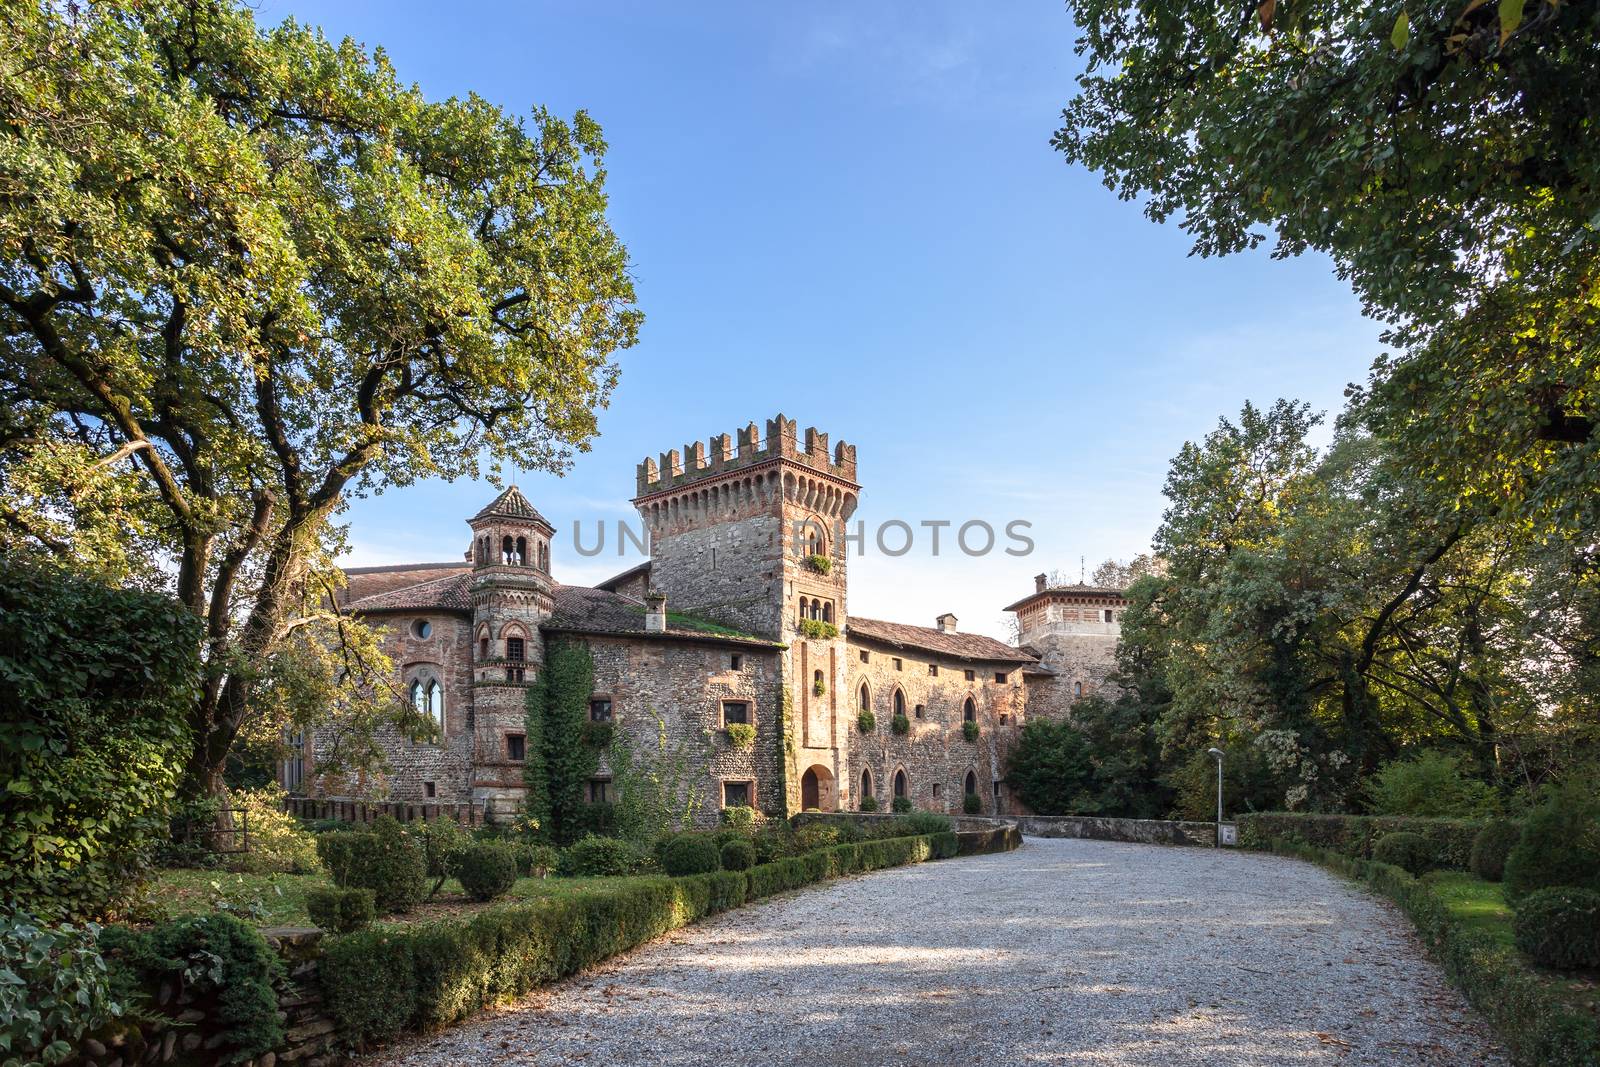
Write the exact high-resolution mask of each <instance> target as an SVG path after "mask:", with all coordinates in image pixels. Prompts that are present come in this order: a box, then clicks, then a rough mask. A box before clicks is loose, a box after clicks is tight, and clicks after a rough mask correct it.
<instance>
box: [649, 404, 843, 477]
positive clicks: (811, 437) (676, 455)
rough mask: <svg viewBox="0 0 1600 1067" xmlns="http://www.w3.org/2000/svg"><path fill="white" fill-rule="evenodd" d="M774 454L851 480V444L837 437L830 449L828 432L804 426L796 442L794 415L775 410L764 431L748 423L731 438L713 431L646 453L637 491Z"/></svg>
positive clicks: (743, 466) (771, 457)
mask: <svg viewBox="0 0 1600 1067" xmlns="http://www.w3.org/2000/svg"><path fill="white" fill-rule="evenodd" d="M776 459H785V460H788V461H790V462H792V463H798V464H801V465H803V466H806V467H810V468H811V469H812V470H814V471H817V472H819V473H821V474H826V475H830V476H831V477H834V478H839V479H841V480H843V481H846V482H849V483H850V484H851V485H852V486H853V485H855V480H856V446H855V445H848V444H845V443H844V442H843V441H840V442H839V443H838V444H837V445H835V446H834V448H833V450H832V452H830V451H829V450H828V435H827V434H825V433H823V432H821V431H820V430H818V429H817V428H816V427H815V426H810V427H807V428H806V433H805V438H804V441H803V442H802V439H801V437H800V434H799V430H798V428H797V424H796V422H795V420H794V419H786V418H784V417H783V415H782V413H779V414H778V415H777V417H775V418H771V419H768V420H767V432H766V435H765V436H762V434H761V431H760V429H759V427H757V426H756V424H755V423H754V422H751V423H750V424H749V425H747V426H745V427H743V428H742V429H740V430H737V431H735V436H733V437H729V436H728V435H727V434H725V433H719V434H715V435H713V436H712V437H711V439H710V440H709V442H704V441H693V442H690V443H689V444H686V445H684V446H683V450H682V451H681V452H680V451H679V450H678V449H676V448H674V449H672V450H670V451H667V452H663V453H661V456H660V459H659V460H658V459H653V458H646V459H645V461H644V462H643V463H640V464H639V466H638V472H637V475H638V476H637V490H638V492H637V495H638V496H646V495H648V494H650V493H657V492H661V491H662V490H665V489H677V488H681V487H683V486H686V485H692V484H694V483H696V482H700V481H705V480H707V479H711V478H715V477H719V476H721V475H723V474H727V473H729V472H732V471H739V470H744V469H746V468H748V467H754V466H756V465H757V464H760V463H766V462H769V461H771V460H776Z"/></svg>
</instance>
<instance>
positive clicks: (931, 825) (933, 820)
mask: <svg viewBox="0 0 1600 1067" xmlns="http://www.w3.org/2000/svg"><path fill="white" fill-rule="evenodd" d="M896 830H897V832H898V833H902V834H910V835H914V836H918V837H922V836H927V835H932V834H947V833H949V832H950V830H951V823H950V819H949V817H948V816H945V815H940V814H938V813H937V812H932V811H917V812H912V813H911V814H910V815H907V816H906V817H905V819H903V820H902V821H901V825H900V826H899V827H897V828H896Z"/></svg>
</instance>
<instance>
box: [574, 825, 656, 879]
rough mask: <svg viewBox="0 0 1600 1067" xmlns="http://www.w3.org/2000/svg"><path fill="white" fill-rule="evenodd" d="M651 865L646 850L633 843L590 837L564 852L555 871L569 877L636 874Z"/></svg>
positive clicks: (582, 839)
mask: <svg viewBox="0 0 1600 1067" xmlns="http://www.w3.org/2000/svg"><path fill="white" fill-rule="evenodd" d="M648 863H649V857H648V856H646V855H645V853H644V850H643V849H641V848H640V847H639V846H638V845H635V844H633V843H632V842H629V841H623V840H621V839H619V838H615V837H595V836H593V835H590V836H588V837H585V838H581V839H580V840H578V841H575V842H573V843H572V844H571V845H569V846H568V847H567V848H566V849H564V850H562V853H561V859H560V860H559V861H558V862H557V865H556V869H557V871H558V872H559V873H561V874H563V875H567V876H572V875H617V874H634V873H636V872H638V871H641V870H643V869H644V868H645V866H646V865H647V864H648Z"/></svg>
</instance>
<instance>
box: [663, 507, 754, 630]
mask: <svg viewBox="0 0 1600 1067" xmlns="http://www.w3.org/2000/svg"><path fill="white" fill-rule="evenodd" d="M758 506H765V507H767V508H768V510H766V511H764V512H760V513H750V512H749V511H745V510H743V509H741V510H740V511H738V512H726V513H715V514H711V515H705V516H699V515H695V516H690V515H687V514H685V515H684V516H683V517H682V518H676V519H672V520H667V521H662V522H660V523H658V524H655V525H653V526H652V529H651V537H650V553H651V562H650V589H651V591H652V592H656V593H664V594H665V595H666V598H667V609H668V610H669V611H680V612H685V613H687V614H691V615H697V616H699V617H701V618H705V619H712V620H714V621H716V622H720V623H722V624H723V625H725V626H731V627H733V628H735V629H738V630H743V631H745V632H746V633H752V634H759V635H761V636H764V637H773V638H776V637H777V636H778V633H779V630H780V626H781V620H780V617H779V615H780V612H781V611H782V610H783V604H782V594H781V593H780V591H779V585H778V581H777V579H776V577H775V575H776V572H777V571H778V570H780V569H781V560H780V554H781V551H782V548H781V545H782V541H783V519H782V516H781V515H780V514H779V512H778V507H777V503H776V501H773V502H771V503H769V504H765V505H763V502H761V501H754V502H750V503H747V504H746V505H745V507H751V508H753V507H758Z"/></svg>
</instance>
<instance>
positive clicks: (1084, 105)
mask: <svg viewBox="0 0 1600 1067" xmlns="http://www.w3.org/2000/svg"><path fill="white" fill-rule="evenodd" d="M1068 6H1069V8H1070V10H1071V12H1072V14H1073V17H1074V20H1075V21H1076V23H1077V24H1078V25H1079V26H1080V27H1082V31H1083V35H1082V37H1081V38H1080V40H1079V42H1078V51H1079V53H1080V54H1082V55H1084V56H1085V57H1086V59H1087V69H1086V71H1085V72H1084V74H1083V75H1082V76H1081V77H1080V79H1079V84H1080V86H1081V88H1082V92H1081V93H1080V94H1079V95H1078V96H1077V97H1076V98H1075V99H1074V100H1072V101H1071V103H1070V104H1068V106H1067V108H1066V109H1065V112H1064V115H1063V118H1064V124H1063V126H1062V128H1061V129H1060V130H1059V131H1058V132H1057V133H1056V135H1055V142H1054V143H1055V145H1056V147H1057V148H1059V149H1060V150H1061V151H1062V152H1063V153H1064V154H1065V155H1066V157H1067V158H1068V159H1069V160H1073V161H1077V162H1082V163H1084V164H1086V165H1088V166H1089V167H1090V168H1092V169H1095V170H1098V171H1100V172H1102V173H1103V174H1104V176H1105V181H1106V184H1107V185H1108V186H1109V187H1111V188H1113V189H1115V190H1116V191H1117V192H1118V194H1119V195H1121V196H1122V197H1123V198H1125V199H1133V198H1143V199H1144V201H1145V210H1146V213H1147V214H1148V215H1149V216H1150V217H1151V218H1153V219H1155V220H1158V221H1161V220H1165V219H1168V218H1170V217H1173V216H1175V215H1176V216H1181V219H1182V225H1183V227H1184V228H1185V229H1186V230H1188V231H1189V232H1190V233H1192V234H1193V235H1194V238H1195V246H1194V247H1195V250H1196V251H1197V252H1200V253H1202V254H1206V255H1213V254H1225V253H1230V252H1235V251H1239V250H1241V249H1245V248H1252V247H1255V246H1257V245H1259V244H1261V243H1262V242H1264V241H1266V240H1267V239H1268V234H1269V231H1273V230H1275V231H1276V233H1277V236H1278V242H1277V245H1276V248H1275V250H1274V255H1276V256H1279V257H1287V256H1291V255H1296V254H1298V253H1299V252H1301V251H1304V250H1306V249H1318V250H1321V251H1323V252H1326V253H1328V254H1329V255H1331V256H1332V257H1333V259H1334V261H1335V263H1336V264H1337V267H1338V270H1339V272H1340V275H1341V276H1342V277H1344V278H1347V279H1349V280H1350V282H1351V283H1352V284H1353V285H1354V287H1355V289H1356V291H1357V292H1358V293H1359V294H1360V296H1361V298H1362V299H1363V301H1364V302H1365V304H1366V307H1367V309H1368V310H1369V312H1370V313H1372V314H1373V315H1375V316H1377V317H1378V318H1380V319H1382V320H1383V321H1385V322H1386V323H1388V324H1390V327H1391V329H1390V331H1389V332H1388V334H1387V335H1386V340H1387V341H1388V342H1389V343H1390V344H1392V345H1394V346H1395V347H1396V349H1397V350H1398V351H1397V353H1396V354H1395V355H1393V356H1391V357H1387V358H1385V359H1383V360H1380V361H1379V362H1378V363H1377V364H1376V365H1375V368H1374V371H1373V375H1372V381H1371V383H1370V386H1369V391H1370V396H1371V398H1372V400H1373V401H1374V404H1373V408H1372V415H1373V417H1374V419H1375V420H1377V428H1378V430H1379V432H1380V433H1381V434H1382V435H1383V436H1385V437H1388V438H1390V439H1392V440H1393V441H1394V442H1395V443H1396V445H1397V446H1398V447H1399V448H1401V449H1402V450H1403V452H1404V454H1405V456H1406V457H1407V459H1408V461H1409V462H1410V463H1411V464H1412V465H1413V467H1414V468H1415V469H1416V470H1417V471H1418V472H1419V473H1420V474H1422V475H1424V476H1426V477H1429V478H1433V479H1438V480H1441V481H1442V482H1443V483H1444V484H1447V485H1448V486H1450V487H1451V489H1452V490H1453V496H1454V498H1455V500H1456V501H1457V502H1465V503H1467V504H1468V505H1469V506H1477V505H1478V504H1479V503H1482V504H1484V505H1487V506H1495V507H1504V508H1506V509H1508V510H1510V511H1512V512H1515V513H1519V514H1526V515H1529V516H1533V517H1535V518H1536V519H1537V520H1538V521H1541V522H1546V523H1551V524H1554V525H1555V526H1556V527H1558V528H1560V529H1562V530H1564V531H1565V532H1566V533H1567V534H1568V535H1569V536H1577V537H1585V536H1586V537H1587V540H1588V543H1590V544H1592V541H1593V537H1592V533H1593V531H1594V530H1595V529H1596V528H1600V503H1597V500H1600V343H1597V327H1600V299H1597V298H1600V182H1597V181H1596V175H1600V138H1596V137H1595V136H1594V133H1593V131H1594V130H1595V128H1596V126H1597V125H1600V19H1596V18H1595V14H1594V7H1593V5H1592V4H1586V3H1565V2H1562V0H1505V2H1503V3H1499V4H1487V3H1483V2H1482V0H1388V2H1386V3H1380V4H1372V3H1368V2H1366V0H1266V2H1265V3H1260V4H1257V3H1247V4H1237V3H1223V2H1220V0H1145V2H1140V3H1132V2H1130V0H1068ZM1586 531H1587V533H1585V532H1586Z"/></svg>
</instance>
